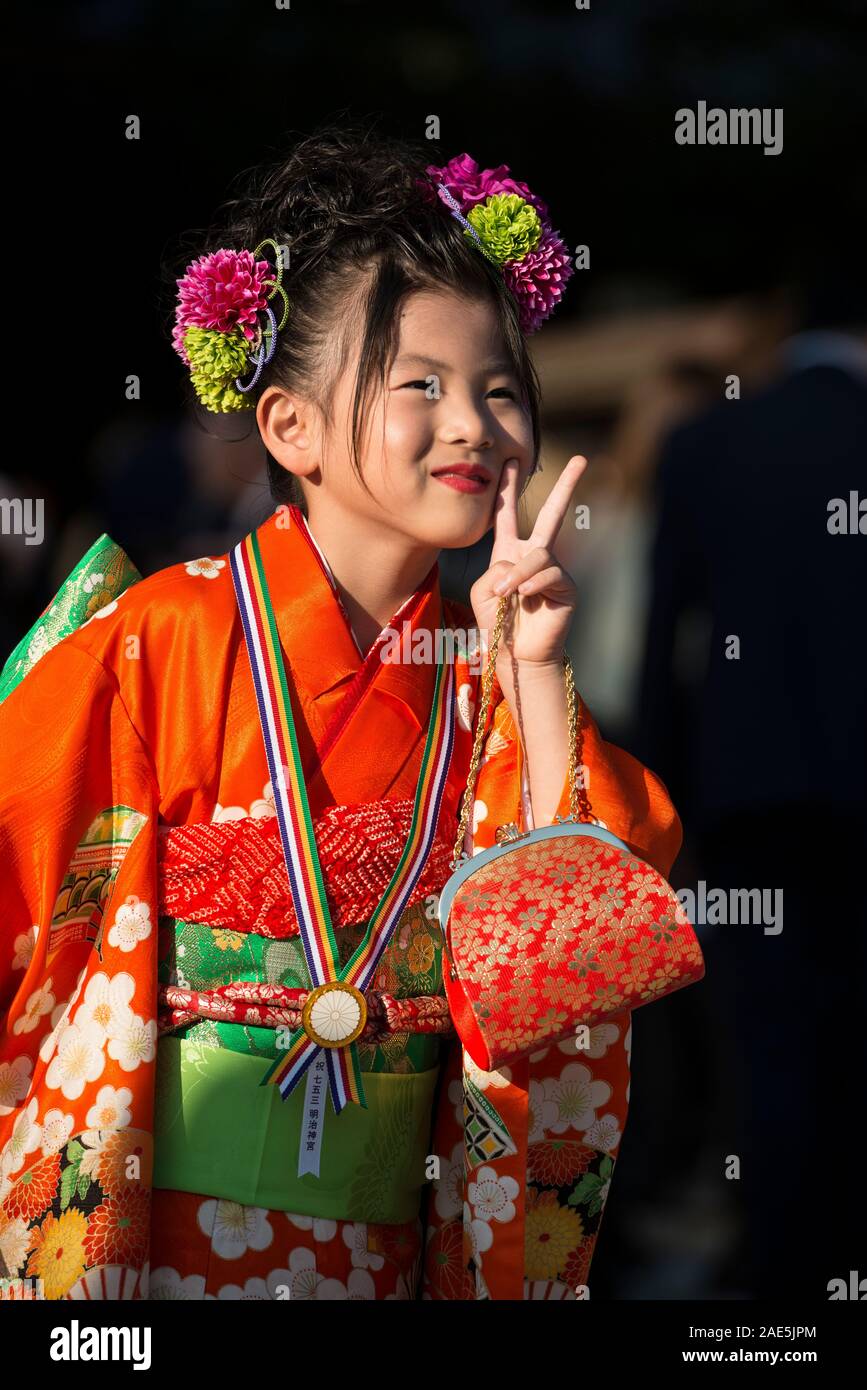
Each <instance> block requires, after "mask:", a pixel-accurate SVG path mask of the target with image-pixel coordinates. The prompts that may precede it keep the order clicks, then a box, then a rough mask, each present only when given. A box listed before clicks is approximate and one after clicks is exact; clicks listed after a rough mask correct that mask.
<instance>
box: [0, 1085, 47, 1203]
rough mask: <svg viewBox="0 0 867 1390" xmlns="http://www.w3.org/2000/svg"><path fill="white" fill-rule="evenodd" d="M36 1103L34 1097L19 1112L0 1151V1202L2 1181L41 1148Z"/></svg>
mask: <svg viewBox="0 0 867 1390" xmlns="http://www.w3.org/2000/svg"><path fill="white" fill-rule="evenodd" d="M37 1109H38V1103H37V1100H36V1097H35V1096H34V1097H33V1099H32V1100H31V1101H30V1103H29V1105H27V1106H26V1107H25V1109H24V1110H22V1111H21V1114H20V1115H19V1116H18V1119H17V1120H16V1121H15V1123H14V1125H13V1126H12V1133H11V1134H10V1136H9V1139H8V1140H7V1142H6V1143H5V1144H4V1146H3V1148H2V1149H0V1201H2V1199H3V1197H4V1196H5V1192H4V1190H3V1183H4V1180H6V1179H8V1178H9V1177H10V1176H11V1174H13V1173H17V1172H18V1169H19V1168H21V1167H22V1166H23V1164H24V1160H25V1158H26V1157H27V1155H28V1154H31V1153H35V1151H36V1150H37V1149H39V1148H41V1147H42V1126H41V1125H39V1124H37V1123H36V1113H37Z"/></svg>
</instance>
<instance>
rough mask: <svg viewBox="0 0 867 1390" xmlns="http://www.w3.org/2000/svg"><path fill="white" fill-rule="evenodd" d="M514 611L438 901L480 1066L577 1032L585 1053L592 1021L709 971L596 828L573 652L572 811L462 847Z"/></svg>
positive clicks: (453, 980) (486, 700)
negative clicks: (581, 773)
mask: <svg viewBox="0 0 867 1390" xmlns="http://www.w3.org/2000/svg"><path fill="white" fill-rule="evenodd" d="M508 603H509V600H508V597H506V598H504V599H503V600H502V601H501V603H500V608H499V611H498V613H497V619H496V622H495V625H494V629H493V633H492V636H491V646H490V653H489V657H488V662H487V665H486V667H485V671H484V674H483V676H482V698H481V701H480V705H479V711H478V721H477V725H476V730H475V737H474V740H473V751H472V757H471V759H470V768H469V772H468V775H467V787H466V790H465V792H464V796H463V801H462V806H461V815H460V823H459V827H458V833H457V836H456V839H455V849H454V856H453V861H452V868H453V870H454V872H453V873H452V875H451V877H450V878H449V879H448V880H447V882H446V884H445V887H444V888H443V891H442V893H441V894H440V902H439V920H440V925H441V927H442V930H443V937H444V942H445V952H446V958H447V961H448V966H449V968H448V970H447V971H446V980H445V986H446V995H447V998H448V1002H449V1008H450V1011H451V1014H452V1018H453V1020H454V1023H455V1027H456V1028H457V1031H458V1033H459V1034H460V1036H461V1039H462V1042H463V1045H464V1047H465V1048H466V1050H467V1053H468V1054H469V1056H470V1057H471V1058H472V1060H473V1061H474V1062H475V1063H476V1065H477V1066H478V1067H481V1069H482V1070H483V1071H498V1070H499V1069H500V1068H501V1067H503V1066H506V1065H508V1064H509V1063H510V1062H514V1061H516V1060H517V1059H518V1058H520V1057H522V1056H525V1055H527V1054H528V1053H530V1052H533V1051H535V1050H537V1049H538V1048H540V1047H544V1046H548V1045H549V1044H551V1043H557V1042H562V1041H563V1040H564V1039H566V1038H569V1037H574V1038H575V1040H576V1051H579V1050H580V1049H581V1047H582V1046H585V1047H589V1046H590V1041H589V1036H588V1034H589V1029H590V1028H593V1027H594V1026H595V1025H596V1024H598V1023H601V1022H602V1021H603V1020H605V1019H607V1018H609V1017H610V1016H611V1015H612V1014H617V1013H620V1012H622V1011H623V1010H627V1009H634V1008H637V1007H638V1006H639V1005H641V1004H646V1003H648V1002H649V1001H650V1000H652V999H662V998H663V997H664V996H665V995H666V994H671V993H672V992H673V991H674V990H677V989H683V988H684V987H685V986H686V985H690V984H694V983H695V982H696V981H698V980H700V979H701V978H702V977H703V975H704V959H703V957H702V953H701V948H700V947H699V944H698V940H697V938H696V935H695V932H694V931H693V928H692V925H691V924H690V922H689V919H688V917H687V916H686V913H685V912H684V910H683V907H682V906H681V904H680V902H679V900H678V898H677V897H676V895H675V893H674V891H673V889H672V888H671V886H670V885H669V883H668V882H667V881H666V879H665V878H664V877H663V875H662V874H661V873H659V871H658V870H657V869H654V868H653V866H652V865H651V864H648V863H646V862H645V860H643V859H641V858H640V857H639V856H638V855H637V854H635V853H634V852H633V851H632V850H631V849H630V848H629V846H628V845H627V844H625V843H624V841H623V840H619V839H618V838H617V836H616V835H613V834H612V833H611V831H610V830H607V829H605V828H604V827H603V826H601V825H597V824H595V823H593V822H592V819H591V810H590V803H589V800H588V797H587V792H586V790H585V788H584V786H583V785H581V786H579V779H578V753H579V748H580V739H579V716H578V708H577V706H578V701H577V697H576V693H575V686H574V680H573V673H572V665H571V662H570V661H569V658H568V656H566V654H565V653H564V656H563V664H564V673H565V680H566V699H567V706H568V713H569V810H570V814H569V815H568V816H566V817H562V816H557V817H556V819H555V823H554V824H553V825H547V826H542V827H540V828H538V829H536V830H528V831H524V832H523V833H522V832H520V831H519V830H518V827H517V825H515V824H514V823H510V824H508V825H505V826H500V827H498V830H497V833H496V839H497V844H496V845H494V846H492V847H491V848H490V849H486V850H481V851H479V852H478V853H476V854H474V855H472V856H468V855H467V854H466V853H465V852H464V851H463V844H464V839H465V835H466V829H467V825H468V822H469V816H470V810H471V808H472V805H473V800H474V795H475V787H476V779H477V776H478V771H479V764H480V761H481V750H482V741H483V738H484V732H485V725H486V721H487V714H488V708H489V705H490V699H491V691H492V688H493V683H494V674H495V668H496V661H497V651H498V648H499V642H500V637H501V635H502V630H503V624H504V620H505V616H506V610H507V607H508ZM582 818H583V819H582ZM582 1025H585V1026H584V1027H583V1028H582Z"/></svg>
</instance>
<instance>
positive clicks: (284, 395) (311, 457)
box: [256, 386, 320, 478]
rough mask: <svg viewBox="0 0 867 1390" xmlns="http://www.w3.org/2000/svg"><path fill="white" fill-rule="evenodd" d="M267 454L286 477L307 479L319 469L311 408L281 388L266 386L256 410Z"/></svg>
mask: <svg viewBox="0 0 867 1390" xmlns="http://www.w3.org/2000/svg"><path fill="white" fill-rule="evenodd" d="M256 423H257V424H258V426H259V433H260V434H261V436H262V442H263V443H264V445H265V448H266V449H267V450H268V453H269V454H270V455H271V457H272V458H273V459H274V460H275V462H276V463H279V465H280V467H281V468H285V469H286V471H287V473H294V474H295V476H296V477H299V478H306V477H307V476H308V475H309V474H311V473H313V472H314V471H315V470H316V469H317V468H318V467H319V458H320V452H319V449H318V448H316V443H317V439H318V428H319V427H318V420H317V416H316V412H315V410H314V408H313V406H312V405H311V404H310V403H309V402H308V401H305V400H303V399H302V398H301V397H300V396H296V395H294V394H290V393H289V392H288V391H285V390H284V389H283V388H282V387H281V386H268V387H266V388H265V390H264V391H263V392H262V395H261V397H260V398H259V402H258V405H257V406H256Z"/></svg>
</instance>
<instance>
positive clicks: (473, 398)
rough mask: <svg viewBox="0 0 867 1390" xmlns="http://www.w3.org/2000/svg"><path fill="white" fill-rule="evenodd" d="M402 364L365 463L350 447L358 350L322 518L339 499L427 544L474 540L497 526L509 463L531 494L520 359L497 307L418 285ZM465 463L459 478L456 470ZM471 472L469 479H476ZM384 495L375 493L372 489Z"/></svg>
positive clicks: (338, 405) (329, 443)
mask: <svg viewBox="0 0 867 1390" xmlns="http://www.w3.org/2000/svg"><path fill="white" fill-rule="evenodd" d="M399 330H400V331H399V342H398V348H397V353H396V356H395V361H394V365H393V366H392V368H391V371H390V372H389V374H388V376H387V377H386V388H385V391H384V393H383V394H382V396H381V397H380V399H379V400H375V401H372V402H371V403H370V405H369V407H368V415H367V421H366V425H365V430H364V434H363V437H362V438H361V439H360V440H359V460H360V464H361V468H362V471H363V474H364V480H365V482H366V484H367V487H368V488H369V489H370V492H369V493H368V492H365V490H364V488H363V487H362V486H361V483H360V481H359V479H358V476H357V474H356V472H355V469H354V468H353V467H352V463H351V458H350V452H349V436H350V429H351V415H352V397H353V393H354V387H355V372H356V366H357V362H358V347H357V346H356V348H355V350H354V352H353V354H352V355H351V359H350V361H349V362H348V363H347V366H346V370H345V371H344V372H343V374H342V376H341V377H340V380H339V381H338V383H337V387H336V390H335V394H334V400H333V409H334V416H333V419H334V429H333V432H329V437H328V438H326V439H324V440H323V441H322V450H323V460H322V468H321V477H320V480H319V483H318V486H317V487H316V488H315V500H314V501H313V502H312V505H311V510H310V516H311V524H312V525H313V526H314V530H315V515H316V511H317V510H321V509H322V508H323V507H327V506H328V505H329V503H331V504H336V505H337V506H339V507H340V508H341V510H346V511H351V512H354V513H355V514H356V515H359V514H363V515H364V516H365V517H367V518H368V519H369V520H371V521H378V522H380V523H385V524H387V525H388V526H389V527H390V528H391V529H392V530H397V531H399V532H401V533H402V534H403V535H404V536H405V537H406V538H407V539H408V540H410V541H416V542H418V543H419V545H421V546H425V547H427V546H430V547H432V548H435V549H448V548H453V547H457V546H466V545H472V544H474V543H475V542H476V541H477V540H479V539H480V538H481V537H482V536H483V535H484V534H485V532H486V531H487V530H488V528H489V527H490V526H491V525H492V523H493V514H494V501H495V498H496V495H497V487H498V484H499V481H500V477H501V475H502V471H503V468H504V466H505V463H506V460H507V459H510V458H517V460H518V463H519V465H520V470H521V472H520V478H519V490H520V488H521V487H523V484H524V482H525V480H526V478H527V476H528V473H529V470H530V467H531V464H532V458H533V435H532V429H531V425H530V415H529V411H528V409H527V408H526V406H525V405H524V404H522V401H521V387H520V381H519V379H518V377H517V376H516V375H515V374H514V372H513V371H512V369H511V367H510V366H509V363H508V359H507V357H506V354H505V351H504V347H503V343H502V338H501V335H500V331H499V327H498V324H497V319H496V313H495V310H494V307H493V305H492V304H490V303H488V302H486V301H475V300H466V299H464V298H462V297H460V296H459V295H457V294H455V293H453V292H451V291H439V290H437V291H416V292H415V293H414V294H412V295H410V296H409V297H408V298H407V299H406V300H405V301H404V304H403V307H402V311H401V315H400V324H399ZM451 468H455V469H456V470H457V472H456V473H452V474H450V472H449V470H450V469H451ZM466 474H469V475H470V477H469V479H468V478H467V477H466V476H463V475H466ZM371 494H372V495H371Z"/></svg>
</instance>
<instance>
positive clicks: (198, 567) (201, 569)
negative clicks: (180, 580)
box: [184, 555, 226, 579]
mask: <svg viewBox="0 0 867 1390" xmlns="http://www.w3.org/2000/svg"><path fill="white" fill-rule="evenodd" d="M225 564H226V562H225V560H212V559H211V557H210V555H202V556H201V558H200V559H198V560H190V561H188V563H187V564H186V565H185V566H184V568H185V569H186V571H187V574H191V575H193V576H194V577H195V576H196V575H201V577H202V579H216V578H217V575H218V574H219V573H220V570H221V569H224V568H225Z"/></svg>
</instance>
